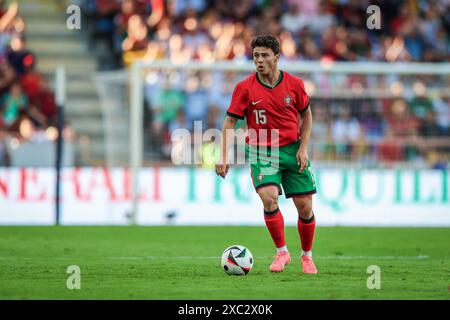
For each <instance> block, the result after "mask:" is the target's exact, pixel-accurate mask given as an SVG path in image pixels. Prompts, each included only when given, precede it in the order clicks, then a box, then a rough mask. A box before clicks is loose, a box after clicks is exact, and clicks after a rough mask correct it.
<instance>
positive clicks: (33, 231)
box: [0, 227, 450, 299]
mask: <svg viewBox="0 0 450 320" xmlns="http://www.w3.org/2000/svg"><path fill="white" fill-rule="evenodd" d="M286 237H287V243H288V248H289V249H290V252H291V255H292V258H293V259H292V264H291V265H289V266H287V267H286V270H285V271H284V272H283V273H280V274H272V273H270V272H269V270H268V266H269V264H270V262H271V260H272V256H273V254H274V248H273V244H272V242H271V240H270V237H269V234H268V232H267V230H266V229H265V228H264V227H0V299H449V298H450V292H449V290H450V287H449V285H450V277H449V275H450V247H449V242H450V241H449V240H450V229H449V228H446V229H445V228H439V229H437V228H356V227H355V228H344V227H335V228H327V227H322V228H318V229H317V231H316V238H315V244H314V257H315V262H316V265H317V268H318V270H319V274H318V275H304V274H302V273H301V272H300V270H301V266H300V262H299V252H300V249H299V237H298V234H297V229H296V228H295V227H289V228H286ZM231 244H241V245H244V246H247V247H248V248H249V249H250V251H251V252H252V253H253V256H254V258H255V264H254V267H253V270H252V271H251V272H250V273H249V274H248V275H247V276H240V277H238V276H229V275H227V274H225V273H224V272H223V271H222V270H221V266H220V256H221V254H222V251H223V250H224V249H225V248H226V247H228V246H229V245H231ZM70 265H78V266H79V267H80V269H81V289H80V290H68V289H67V288H66V281H67V278H68V277H69V274H67V273H66V269H67V267H68V266H70ZM370 265H377V266H379V267H380V269H381V289H380V290H369V289H367V286H366V283H367V278H368V277H369V276H370V274H367V267H368V266H370Z"/></svg>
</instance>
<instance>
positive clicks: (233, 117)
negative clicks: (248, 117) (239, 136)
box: [216, 83, 248, 178]
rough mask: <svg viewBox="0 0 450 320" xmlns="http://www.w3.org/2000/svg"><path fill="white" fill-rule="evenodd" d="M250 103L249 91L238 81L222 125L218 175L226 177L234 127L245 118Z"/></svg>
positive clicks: (217, 165)
mask: <svg viewBox="0 0 450 320" xmlns="http://www.w3.org/2000/svg"><path fill="white" fill-rule="evenodd" d="M247 105H248V93H247V90H246V88H245V87H244V85H243V84H242V83H238V84H237V85H236V87H235V88H234V91H233V95H232V97H231V103H230V107H229V108H228V110H227V116H226V118H225V121H224V122H223V127H222V141H221V142H222V143H221V148H220V158H219V162H218V163H217V164H216V173H217V175H219V176H221V177H222V178H225V176H226V175H227V173H228V169H229V168H230V165H229V162H228V150H230V146H231V143H233V141H234V127H236V123H237V121H238V119H244V117H245V112H246V108H247Z"/></svg>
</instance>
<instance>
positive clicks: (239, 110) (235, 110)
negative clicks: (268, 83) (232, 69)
mask: <svg viewBox="0 0 450 320" xmlns="http://www.w3.org/2000/svg"><path fill="white" fill-rule="evenodd" d="M247 106H248V93H247V90H246V88H245V87H244V86H243V85H242V84H241V83H238V84H237V86H236V88H234V91H233V95H232V97H231V103H230V107H229V108H228V110H227V115H229V116H230V117H233V118H238V119H244V117H245V112H246V110H247Z"/></svg>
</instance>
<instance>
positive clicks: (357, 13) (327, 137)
mask: <svg viewBox="0 0 450 320" xmlns="http://www.w3.org/2000/svg"><path fill="white" fill-rule="evenodd" d="M371 4H375V5H378V6H379V7H380V9H381V10H380V13H381V18H382V20H381V29H379V30H376V29H375V30H369V29H368V28H367V27H366V20H367V17H368V14H367V13H366V8H367V7H368V6H369V5H371ZM85 8H86V9H87V11H86V14H87V16H86V19H87V21H88V22H87V25H88V27H89V30H90V41H91V46H92V48H94V49H95V50H96V52H97V56H98V61H99V68H100V69H103V70H104V69H116V68H122V67H126V66H129V65H130V63H132V62H133V61H134V60H135V59H146V60H147V61H153V60H155V59H170V60H171V61H172V62H173V63H187V62H189V61H193V60H200V61H203V62H209V63H211V62H214V61H221V60H232V61H239V60H251V59H252V52H251V48H250V46H249V43H250V41H251V39H252V37H254V36H255V35H257V34H272V35H276V36H277V37H278V38H279V39H280V42H281V51H282V60H283V61H289V60H299V61H308V60H316V61H317V60H318V61H325V62H333V61H385V62H398V61H401V62H445V61H450V38H449V34H450V33H449V31H450V5H449V2H448V1H445V0H442V1H439V0H437V1H436V0H435V1H417V0H406V1H391V0H379V1H370V2H369V1H356V0H355V1H353V0H347V1H345V0H344V1H332V0H285V1H270V0H242V1H233V2H230V1H227V0H183V1H181V0H180V1H177V0H172V1H171V0H168V1H163V0H121V1H114V0H111V1H109V0H108V1H106V0H96V1H87V2H85ZM300 76H301V77H302V78H303V79H306V81H307V83H306V84H307V89H308V88H309V89H310V90H309V91H310V94H311V91H313V90H314V89H315V91H316V93H320V92H322V93H324V92H326V90H327V89H330V88H331V89H335V90H336V89H337V91H339V90H342V91H344V90H345V89H347V88H352V89H354V90H353V91H354V92H353V93H355V94H356V93H358V91H360V92H359V93H360V97H359V98H356V99H355V97H352V98H351V99H348V98H343V97H340V96H339V95H337V96H335V97H332V96H331V97H330V96H329V97H328V98H324V97H323V98H321V97H320V96H315V95H314V94H312V97H313V99H312V110H313V117H314V126H313V139H312V140H311V143H312V145H313V156H314V159H318V160H325V161H328V160H329V161H339V160H344V161H345V160H357V161H360V162H363V163H365V164H366V165H370V164H371V163H376V164H378V165H379V163H380V162H383V163H387V164H389V163H396V162H399V161H408V162H409V163H410V162H413V161H415V162H419V163H422V164H423V163H425V164H428V165H429V166H430V167H434V168H442V167H445V166H446V164H447V162H448V160H449V154H450V150H449V148H450V143H449V141H448V138H449V136H450V135H449V127H450V100H449V94H448V92H447V93H445V92H444V93H442V92H440V93H439V94H437V95H436V94H435V95H433V96H432V95H431V94H429V92H430V91H429V89H430V87H433V84H436V83H437V84H439V85H440V86H441V88H449V87H450V83H449V77H448V76H443V77H439V76H423V77H419V78H414V79H411V78H409V79H408V78H407V77H406V78H405V77H403V76H379V77H377V76H351V75H350V76H347V77H345V78H339V79H333V77H331V76H328V77H326V78H324V77H322V78H320V76H316V75H308V74H304V75H300ZM243 77H245V75H243V74H237V73H233V72H228V73H207V72H203V73H200V72H197V73H195V72H194V73H191V74H188V75H186V74H182V73H180V72H176V71H170V72H162V73H157V72H151V73H149V74H147V75H146V105H147V111H148V112H147V113H148V116H147V117H146V128H147V132H146V133H147V134H146V136H147V137H150V140H151V141H152V147H153V149H155V148H156V149H157V150H159V151H160V152H161V156H162V157H163V158H164V157H169V156H170V146H171V140H170V137H171V134H172V133H173V131H174V130H175V129H177V128H188V129H190V130H193V127H192V125H193V121H195V120H200V121H203V123H204V124H206V125H204V126H203V129H204V130H206V129H208V128H221V124H222V121H223V118H224V115H225V111H226V109H227V107H228V104H229V101H230V99H231V94H232V90H233V89H234V86H235V85H236V83H237V82H238V81H239V80H241V79H242V78H243ZM380 88H381V89H384V90H385V91H386V92H388V93H389V94H388V95H384V96H383V97H381V98H380V97H377V96H374V97H372V98H370V97H367V98H363V97H364V93H365V92H366V90H367V89H369V90H370V89H380ZM408 89H409V93H408ZM361 93H362V94H361ZM210 163H212V162H210Z"/></svg>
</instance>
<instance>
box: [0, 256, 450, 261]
mask: <svg viewBox="0 0 450 320" xmlns="http://www.w3.org/2000/svg"><path fill="white" fill-rule="evenodd" d="M76 258H77V257H75V256H71V257H0V260H43V259H45V260H73V259H76ZM83 258H88V257H83ZM96 258H98V256H97V257H96ZM220 258H221V257H220V256H175V257H164V256H141V257H139V256H122V257H105V259H111V260H209V259H211V260H213V259H220ZM272 258H273V257H272V256H258V257H255V259H261V260H264V259H272ZM429 258H430V257H429V256H425V255H419V256H319V255H318V256H315V257H314V259H315V260H368V259H377V260H424V259H429ZM438 259H444V260H447V259H450V257H440V258H438Z"/></svg>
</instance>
